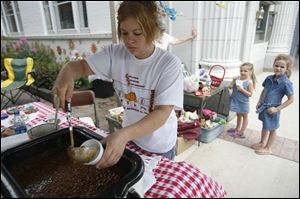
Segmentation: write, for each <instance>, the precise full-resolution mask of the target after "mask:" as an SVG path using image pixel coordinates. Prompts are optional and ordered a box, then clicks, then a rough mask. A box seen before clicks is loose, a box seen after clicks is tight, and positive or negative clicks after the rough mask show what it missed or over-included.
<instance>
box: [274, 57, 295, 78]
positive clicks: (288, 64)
mask: <svg viewBox="0 0 300 199" xmlns="http://www.w3.org/2000/svg"><path fill="white" fill-rule="evenodd" d="M279 60H283V61H285V63H286V72H285V74H286V75H287V77H288V78H290V77H291V75H292V70H291V67H292V65H293V60H292V58H291V56H289V55H285V54H279V55H277V57H276V58H275V60H274V63H273V66H274V64H275V63H276V62H277V61H279Z"/></svg>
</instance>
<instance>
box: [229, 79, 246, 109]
mask: <svg viewBox="0 0 300 199" xmlns="http://www.w3.org/2000/svg"><path fill="white" fill-rule="evenodd" d="M242 85H243V88H244V89H245V90H249V80H245V81H243V84H242ZM230 111H232V112H236V113H249V97H248V96H247V95H245V94H243V93H242V92H240V91H238V90H237V86H236V84H234V85H233V90H232V94H231V96H230Z"/></svg>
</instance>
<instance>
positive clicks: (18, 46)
mask: <svg viewBox="0 0 300 199" xmlns="http://www.w3.org/2000/svg"><path fill="white" fill-rule="evenodd" d="M13 47H14V48H15V49H20V48H21V45H20V44H19V42H16V43H14V44H13Z"/></svg>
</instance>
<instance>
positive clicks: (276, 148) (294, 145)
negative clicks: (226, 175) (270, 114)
mask: <svg viewBox="0 0 300 199" xmlns="http://www.w3.org/2000/svg"><path fill="white" fill-rule="evenodd" d="M230 128H234V125H232V124H227V125H226V126H225V128H224V131H223V132H222V133H221V134H220V135H219V136H218V138H220V139H223V140H226V141H229V142H234V143H236V144H240V145H243V146H246V147H249V148H250V147H251V145H253V144H255V143H257V142H259V141H260V137H261V132H259V131H255V130H252V129H246V131H245V134H244V135H245V136H246V138H245V139H240V138H234V137H232V136H230V135H229V134H228V133H227V130H228V129H230ZM272 153H273V155H275V156H278V157H280V158H284V159H288V160H292V161H295V162H298V163H299V142H298V141H296V140H291V139H288V138H284V137H279V136H277V137H276V139H275V141H274V143H273V146H272Z"/></svg>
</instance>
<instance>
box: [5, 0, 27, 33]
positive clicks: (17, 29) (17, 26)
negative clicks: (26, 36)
mask: <svg viewBox="0 0 300 199" xmlns="http://www.w3.org/2000/svg"><path fill="white" fill-rule="evenodd" d="M2 13H3V14H2ZM1 18H2V21H4V28H5V30H6V32H7V33H22V32H23V26H22V21H21V17H20V10H19V5H18V2H17V1H1Z"/></svg>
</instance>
